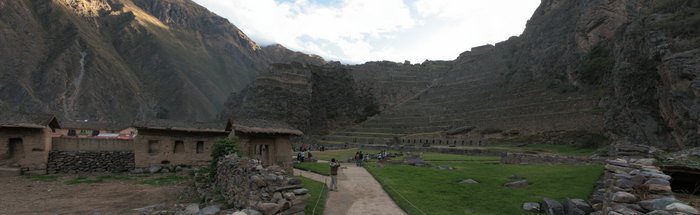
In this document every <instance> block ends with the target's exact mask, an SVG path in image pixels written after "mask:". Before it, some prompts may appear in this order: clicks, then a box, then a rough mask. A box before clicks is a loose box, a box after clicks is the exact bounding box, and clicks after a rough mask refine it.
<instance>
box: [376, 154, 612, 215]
mask: <svg viewBox="0 0 700 215" xmlns="http://www.w3.org/2000/svg"><path fill="white" fill-rule="evenodd" d="M432 164H433V165H434V166H437V165H449V166H451V167H453V168H455V169H454V170H438V169H437V168H426V167H414V166H407V165H386V166H385V167H384V168H378V167H376V166H374V165H367V166H366V168H367V170H369V171H370V173H372V175H374V177H375V178H376V179H377V180H378V181H379V182H380V183H381V184H382V186H383V187H384V189H385V190H386V191H387V193H389V195H391V196H392V198H393V199H394V200H395V201H396V202H397V203H398V204H399V206H400V207H401V208H402V209H404V210H405V211H406V212H408V213H409V214H424V213H425V214H531V213H526V212H524V211H523V210H522V209H521V206H522V203H523V202H528V201H534V202H537V201H541V200H542V198H543V197H549V198H553V199H558V200H563V199H565V198H583V199H586V198H587V197H588V196H589V194H590V193H591V191H592V189H593V186H594V184H595V182H596V181H597V180H598V177H599V176H600V174H601V173H602V172H603V168H602V166H565V165H561V166H538V165H527V166H521V165H501V164H487V163H475V162H432ZM514 174H515V175H520V176H523V177H525V178H527V179H528V180H529V181H530V186H528V187H527V188H524V189H510V188H505V187H503V184H504V183H506V182H508V177H509V176H510V175H514ZM464 179H474V180H476V181H478V182H479V183H480V184H464V185H463V184H459V182H460V181H462V180H464ZM406 199H407V200H408V201H407V200H406ZM409 201H410V202H411V203H412V204H413V205H415V207H414V206H412V205H411V204H410V203H409ZM416 207H417V208H419V209H420V210H418V209H416ZM421 211H422V212H421Z"/></svg>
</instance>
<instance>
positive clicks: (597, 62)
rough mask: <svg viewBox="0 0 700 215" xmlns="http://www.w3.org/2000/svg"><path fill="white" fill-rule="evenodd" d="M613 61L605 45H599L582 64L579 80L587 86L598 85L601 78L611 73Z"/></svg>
mask: <svg viewBox="0 0 700 215" xmlns="http://www.w3.org/2000/svg"><path fill="white" fill-rule="evenodd" d="M614 66H615V59H614V58H613V56H612V53H611V51H610V49H609V48H608V47H606V46H605V44H603V43H600V44H598V45H596V46H595V47H593V48H592V49H591V51H590V52H589V53H588V56H586V59H585V60H584V62H583V73H582V74H581V79H582V80H583V81H584V82H585V83H588V84H599V83H600V82H601V81H602V80H603V78H604V77H605V76H606V75H607V74H609V73H610V72H612V70H613V67H614Z"/></svg>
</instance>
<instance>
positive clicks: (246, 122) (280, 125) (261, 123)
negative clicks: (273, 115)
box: [226, 119, 304, 136]
mask: <svg viewBox="0 0 700 215" xmlns="http://www.w3.org/2000/svg"><path fill="white" fill-rule="evenodd" d="M226 130H229V131H230V130H235V131H236V132H241V133H257V134H285V135H295V136H302V135H304V132H301V131H300V130H297V129H296V128H294V127H292V126H290V125H289V124H287V123H284V122H277V121H269V120H263V119H230V120H229V122H228V124H227V125H226Z"/></svg>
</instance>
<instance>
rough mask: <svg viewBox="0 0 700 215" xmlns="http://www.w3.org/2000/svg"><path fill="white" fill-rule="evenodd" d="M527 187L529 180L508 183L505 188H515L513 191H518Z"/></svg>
mask: <svg viewBox="0 0 700 215" xmlns="http://www.w3.org/2000/svg"><path fill="white" fill-rule="evenodd" d="M527 185H528V182H527V180H519V181H514V182H509V183H506V184H504V185H503V186H505V187H508V188H513V189H518V188H526V187H527Z"/></svg>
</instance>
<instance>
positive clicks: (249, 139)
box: [226, 119, 304, 173]
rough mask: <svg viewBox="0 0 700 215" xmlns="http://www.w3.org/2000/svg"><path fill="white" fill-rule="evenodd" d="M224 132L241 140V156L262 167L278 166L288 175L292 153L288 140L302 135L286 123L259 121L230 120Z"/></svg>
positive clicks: (290, 168)
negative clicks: (229, 132)
mask: <svg viewBox="0 0 700 215" xmlns="http://www.w3.org/2000/svg"><path fill="white" fill-rule="evenodd" d="M226 130H230V131H232V132H231V135H235V136H236V137H238V138H239V139H240V140H241V143H240V145H239V150H240V152H241V154H242V155H243V156H247V157H250V158H255V159H258V160H260V161H262V163H263V165H278V166H280V167H282V168H283V169H285V170H287V171H289V172H290V173H291V171H292V160H293V159H292V156H293V153H294V152H293V149H292V143H291V142H290V140H289V138H290V137H294V136H302V135H304V133H303V132H301V131H299V130H297V129H295V128H293V127H291V126H289V125H288V124H286V123H282V122H273V121H268V120H260V119H235V120H233V119H231V120H229V121H228V123H227V126H226Z"/></svg>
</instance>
